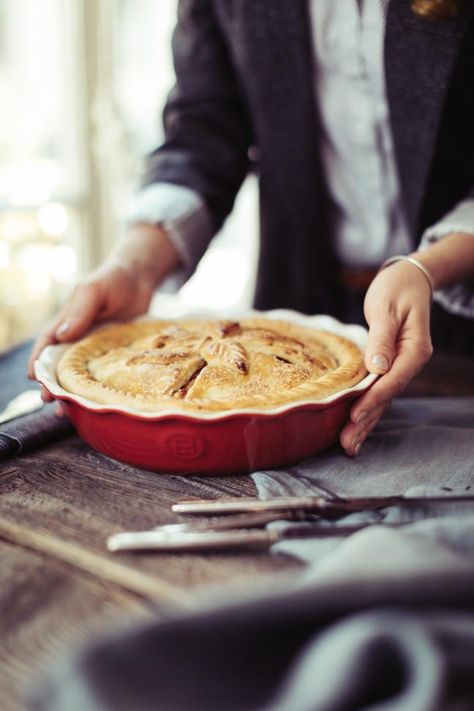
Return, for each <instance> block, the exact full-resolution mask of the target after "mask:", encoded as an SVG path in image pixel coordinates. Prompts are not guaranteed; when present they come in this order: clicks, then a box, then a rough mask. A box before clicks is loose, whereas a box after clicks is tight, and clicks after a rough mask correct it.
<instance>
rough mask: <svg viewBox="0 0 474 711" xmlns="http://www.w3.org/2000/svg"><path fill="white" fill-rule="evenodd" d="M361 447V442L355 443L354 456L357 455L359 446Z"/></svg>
mask: <svg viewBox="0 0 474 711" xmlns="http://www.w3.org/2000/svg"><path fill="white" fill-rule="evenodd" d="M361 447H362V442H359V444H357V445H356V446H355V447H354V457H357V455H358V454H359V452H360V448H361Z"/></svg>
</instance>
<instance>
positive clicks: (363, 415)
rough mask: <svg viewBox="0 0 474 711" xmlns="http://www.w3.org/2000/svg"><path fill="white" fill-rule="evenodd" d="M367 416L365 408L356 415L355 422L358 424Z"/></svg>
mask: <svg viewBox="0 0 474 711" xmlns="http://www.w3.org/2000/svg"><path fill="white" fill-rule="evenodd" d="M366 417H367V412H366V411H365V410H364V411H363V412H359V414H358V415H356V418H355V420H354V422H355V423H356V425H358V424H360V423H361V422H362V420H365V418H366Z"/></svg>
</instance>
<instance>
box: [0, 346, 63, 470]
mask: <svg viewBox="0 0 474 711" xmlns="http://www.w3.org/2000/svg"><path fill="white" fill-rule="evenodd" d="M31 347H32V343H31V342H28V343H24V344H22V345H21V346H19V347H18V348H15V349H13V350H11V351H9V352H7V353H5V354H3V355H2V356H0V409H3V408H4V407H5V406H6V405H7V403H8V402H10V400H11V399H12V398H14V397H15V396H16V395H19V394H20V393H21V392H22V391H23V390H26V389H29V388H33V387H35V386H34V384H33V383H32V382H31V381H30V380H28V378H27V375H26V368H27V362H28V358H29V354H30V352H31ZM54 407H55V406H54V404H50V405H46V406H45V407H43V408H42V409H41V410H38V411H37V412H33V413H31V414H30V415H25V416H23V417H18V418H17V419H15V420H11V421H10V422H6V423H4V424H2V425H0V460H2V459H7V458H8V457H13V456H15V455H17V454H20V453H22V452H28V451H30V450H32V449H34V448H36V447H39V446H41V445H43V444H46V443H47V442H51V441H52V440H54V439H57V438H59V437H62V436H64V435H65V434H68V433H69V432H71V431H72V426H71V424H70V423H69V421H68V420H67V419H66V418H65V417H57V416H56V415H55V414H54Z"/></svg>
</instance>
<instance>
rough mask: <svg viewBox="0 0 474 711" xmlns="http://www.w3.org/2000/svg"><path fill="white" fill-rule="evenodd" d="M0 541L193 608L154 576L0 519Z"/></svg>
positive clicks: (188, 600)
mask: <svg viewBox="0 0 474 711" xmlns="http://www.w3.org/2000/svg"><path fill="white" fill-rule="evenodd" d="M0 537H1V538H4V539H5V540H7V541H9V542H10V543H17V544H19V545H21V546H25V547H26V548H30V549H32V550H35V551H41V552H42V553H46V554H48V555H49V556H51V557H53V558H55V559H57V560H61V561H63V562H64V563H69V565H71V566H73V567H74V568H78V569H79V570H82V571H84V572H85V573H89V574H90V575H95V576H96V577H97V578H99V579H100V580H104V581H108V582H109V583H115V584H116V585H119V586H121V587H122V588H125V589H126V590H129V591H130V592H133V593H135V594H136V595H141V596H143V597H145V598H149V599H150V600H155V601H158V602H163V601H166V602H167V603H168V605H170V606H179V607H193V606H194V604H193V600H194V599H195V598H193V597H192V596H191V595H188V594H187V593H186V592H185V591H181V590H177V589H176V588H174V587H171V586H169V585H168V584H167V583H165V582H163V581H161V580H160V579H159V578H157V577H156V576H152V575H147V574H146V573H142V572H140V571H139V570H134V569H133V568H131V567H130V566H127V565H122V564H121V563H120V562H118V561H115V560H109V559H105V558H104V557H103V556H100V555H97V554H95V553H92V552H91V551H88V550H86V549H84V548H82V547H81V546H79V545H76V544H74V543H69V542H67V541H64V540H61V539H59V538H57V537H56V536H54V535H51V534H50V533H47V532H44V531H38V530H30V529H28V528H26V527H25V526H19V525H18V524H15V523H13V522H11V521H6V520H5V519H0Z"/></svg>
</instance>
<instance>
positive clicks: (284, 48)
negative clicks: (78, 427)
mask: <svg viewBox="0 0 474 711" xmlns="http://www.w3.org/2000/svg"><path fill="white" fill-rule="evenodd" d="M237 7H238V10H239V16H240V25H241V28H242V29H243V32H242V37H241V42H242V45H245V52H244V55H245V64H246V67H245V73H246V79H247V81H246V90H247V91H250V92H251V94H252V96H251V100H252V103H253V105H254V106H257V107H258V109H257V111H256V113H255V120H256V121H257V125H256V133H257V141H258V143H259V145H260V147H261V149H262V161H264V160H267V161H270V164H271V168H270V170H271V171H273V174H274V175H273V178H274V181H275V184H276V185H278V186H279V187H278V191H279V194H280V196H281V209H282V211H284V212H285V213H286V215H287V218H288V224H289V225H291V229H292V231H294V232H295V233H297V234H298V239H295V240H291V234H289V235H287V239H289V240H291V249H292V253H293V264H294V265H299V267H295V268H301V265H302V264H306V266H307V262H308V255H312V260H313V261H314V263H315V264H316V263H317V265H318V268H319V267H320V268H321V277H320V279H319V280H318V284H317V285H316V286H315V285H314V284H309V283H305V281H304V280H302V279H301V278H300V275H299V274H296V273H295V274H294V275H293V277H294V278H293V283H294V284H295V287H294V288H296V289H300V290H305V289H306V290H308V292H310V291H311V290H312V292H314V291H315V290H318V289H320V290H321V292H324V291H327V292H328V293H329V291H330V290H332V288H333V285H332V284H330V281H331V280H332V279H333V276H332V275H333V273H334V267H333V266H331V265H334V263H335V262H334V260H335V258H334V247H333V243H332V240H331V239H330V230H329V229H328V228H327V221H328V219H329V218H328V206H329V197H328V193H327V189H326V187H325V181H324V176H323V170H322V164H321V158H320V150H319V135H318V134H319V130H318V124H319V119H318V112H317V108H316V101H315V96H314V74H313V72H314V65H313V62H314V57H313V49H312V39H311V26H310V21H309V7H308V0H237V4H236V5H235V8H237ZM265 156H266V157H265ZM267 168H268V163H267ZM319 282H320V283H319ZM304 298H305V297H302V303H303V302H304Z"/></svg>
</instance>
